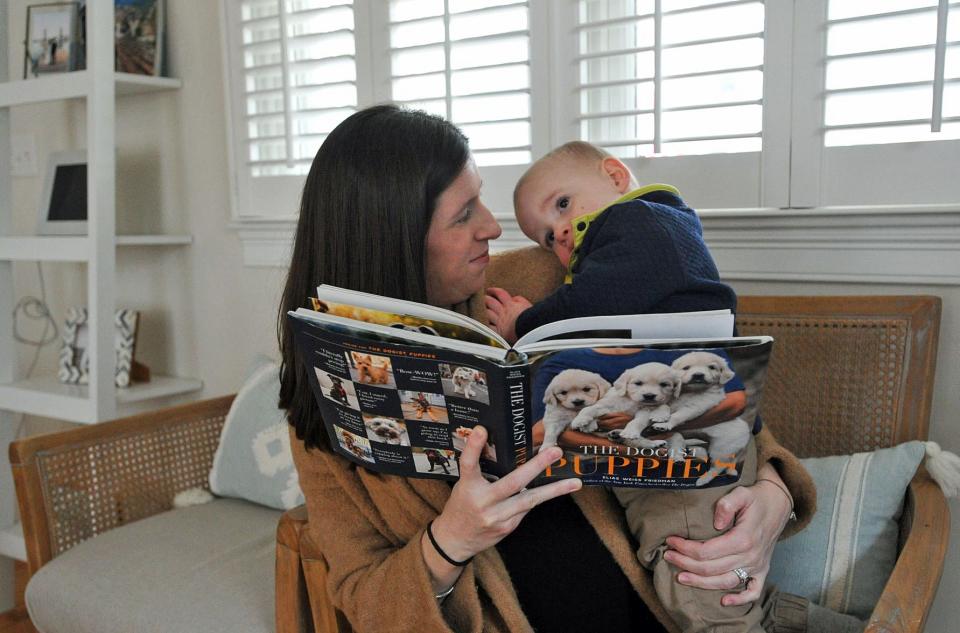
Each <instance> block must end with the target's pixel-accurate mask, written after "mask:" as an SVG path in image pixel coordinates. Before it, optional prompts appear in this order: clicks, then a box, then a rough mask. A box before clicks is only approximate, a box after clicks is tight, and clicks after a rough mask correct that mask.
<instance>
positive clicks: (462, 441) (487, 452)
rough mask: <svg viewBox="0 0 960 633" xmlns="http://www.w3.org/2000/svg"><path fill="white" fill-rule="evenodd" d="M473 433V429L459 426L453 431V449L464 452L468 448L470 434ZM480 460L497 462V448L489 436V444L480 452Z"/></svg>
mask: <svg viewBox="0 0 960 633" xmlns="http://www.w3.org/2000/svg"><path fill="white" fill-rule="evenodd" d="M471 433H473V429H471V428H469V427H466V426H458V427H457V428H455V429H454V430H453V447H454V448H455V449H457V450H458V451H460V452H461V453H462V452H463V449H465V448H466V447H467V438H468V437H470V434H471ZM480 459H486V460H489V461H491V462H495V461H497V447H496V446H494V445H493V443H492V442H491V441H490V437H489V435H488V436H487V443H486V445H485V446H484V447H483V449H482V450H481V451H480Z"/></svg>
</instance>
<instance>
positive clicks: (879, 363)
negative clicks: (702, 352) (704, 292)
mask: <svg viewBox="0 0 960 633" xmlns="http://www.w3.org/2000/svg"><path fill="white" fill-rule="evenodd" d="M737 327H738V329H739V332H740V334H741V335H742V336H752V335H760V334H769V335H770V336H773V337H774V339H775V340H776V342H775V343H774V345H773V358H772V360H771V363H770V368H769V371H768V373H767V378H766V382H765V384H764V389H763V395H762V397H761V402H760V413H761V415H762V417H763V422H764V424H768V425H769V426H770V428H771V430H772V431H773V432H774V433H775V434H776V436H777V439H778V440H779V441H780V442H781V443H783V444H784V445H785V446H786V447H787V448H789V449H790V450H791V451H793V452H794V453H796V454H797V455H799V456H800V457H810V456H818V455H833V454H838V453H855V452H860V451H870V450H873V449H876V448H880V447H884V446H891V445H892V444H894V443H895V437H896V430H897V428H898V427H899V424H900V416H901V408H902V402H901V397H902V395H901V394H902V386H903V383H904V380H905V374H904V368H905V367H906V355H907V354H908V353H909V350H908V349H907V347H908V334H909V323H908V322H907V321H906V320H905V319H897V318H856V319H829V318H824V317H823V316H816V317H810V318H805V317H770V316H755V315H749V314H746V315H743V314H741V315H738V317H737ZM849 367H858V368H860V369H859V370H858V372H857V373H856V374H854V375H851V373H850V372H849V371H848V369H847V368H849Z"/></svg>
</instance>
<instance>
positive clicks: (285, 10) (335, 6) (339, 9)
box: [240, 0, 358, 178]
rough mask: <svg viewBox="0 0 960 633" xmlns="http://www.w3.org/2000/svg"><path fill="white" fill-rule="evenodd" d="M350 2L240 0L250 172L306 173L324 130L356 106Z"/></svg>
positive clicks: (352, 12)
mask: <svg viewBox="0 0 960 633" xmlns="http://www.w3.org/2000/svg"><path fill="white" fill-rule="evenodd" d="M352 5H353V3H352V2H351V1H350V0H243V2H242V4H241V25H240V27H241V30H242V47H243V49H242V51H243V52H242V58H243V71H242V72H243V84H244V85H243V92H244V105H243V107H244V113H245V129H244V132H245V139H246V144H247V147H246V149H247V152H246V159H247V160H246V163H247V166H246V167H247V170H248V171H249V175H250V176H252V177H254V178H259V177H265V176H291V175H302V174H306V173H307V171H308V170H309V168H310V163H311V161H312V160H313V157H314V155H315V154H316V151H317V149H318V148H319V147H320V144H321V143H322V142H323V139H324V138H326V135H327V134H328V133H329V132H330V130H332V129H333V128H334V127H336V126H337V125H338V124H339V123H340V122H341V121H342V120H343V119H345V118H346V117H347V116H349V115H350V114H351V113H353V112H355V111H356V109H357V105H358V101H357V68H356V45H355V40H354V30H355V29H354V11H353V6H352Z"/></svg>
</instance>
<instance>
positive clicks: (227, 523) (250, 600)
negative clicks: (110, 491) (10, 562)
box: [26, 499, 281, 633]
mask: <svg viewBox="0 0 960 633" xmlns="http://www.w3.org/2000/svg"><path fill="white" fill-rule="evenodd" d="M280 514H281V513H280V512H278V511H276V510H273V509H270V508H264V507H262V506H257V505H254V504H251V503H248V502H245V501H241V500H237V499H216V500H214V501H212V502H211V503H207V504H204V505H199V506H192V507H188V508H183V509H178V510H171V511H169V512H164V513H162V514H158V515H155V516H152V517H149V518H146V519H143V520H141V521H136V522H134V523H130V524H128V525H124V526H121V527H119V528H116V529H113V530H110V531H108V532H105V533H103V534H101V535H99V536H97V537H95V538H93V539H90V540H89V541H86V542H84V543H81V544H80V545H78V546H76V547H74V548H72V549H70V550H68V551H66V552H64V553H63V554H61V555H60V556H58V557H57V558H55V559H54V560H52V561H51V562H50V563H48V564H47V565H45V566H44V567H43V568H41V569H40V571H38V572H37V573H36V574H35V575H34V576H33V578H32V579H31V580H30V583H29V584H28V586H27V591H26V603H27V609H28V610H29V612H30V618H31V620H33V622H34V624H35V626H36V627H37V630H38V631H40V633H131V632H132V631H137V632H138V633H144V632H151V631H157V632H160V631H163V632H164V633H168V632H169V631H184V632H187V631H202V632H203V633H217V632H219V631H223V632H224V633H246V632H250V633H253V632H257V633H259V632H261V631H262V632H264V633H267V632H272V631H273V630H274V563H275V546H276V529H277V522H278V521H279V518H280Z"/></svg>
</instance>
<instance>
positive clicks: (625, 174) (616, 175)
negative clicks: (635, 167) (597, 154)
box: [601, 156, 633, 193]
mask: <svg viewBox="0 0 960 633" xmlns="http://www.w3.org/2000/svg"><path fill="white" fill-rule="evenodd" d="M601 166H602V167H603V172H604V173H605V174H607V176H609V177H610V181H611V182H612V183H613V186H614V187H616V189H617V191H619V192H620V193H627V192H628V191H630V189H631V188H632V187H631V186H630V185H631V183H632V182H633V173H631V171H630V168H629V167H627V166H626V165H624V164H623V163H622V162H621V161H620V160H618V159H616V158H614V157H613V156H607V157H606V158H604V159H603V162H602V163H601Z"/></svg>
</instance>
